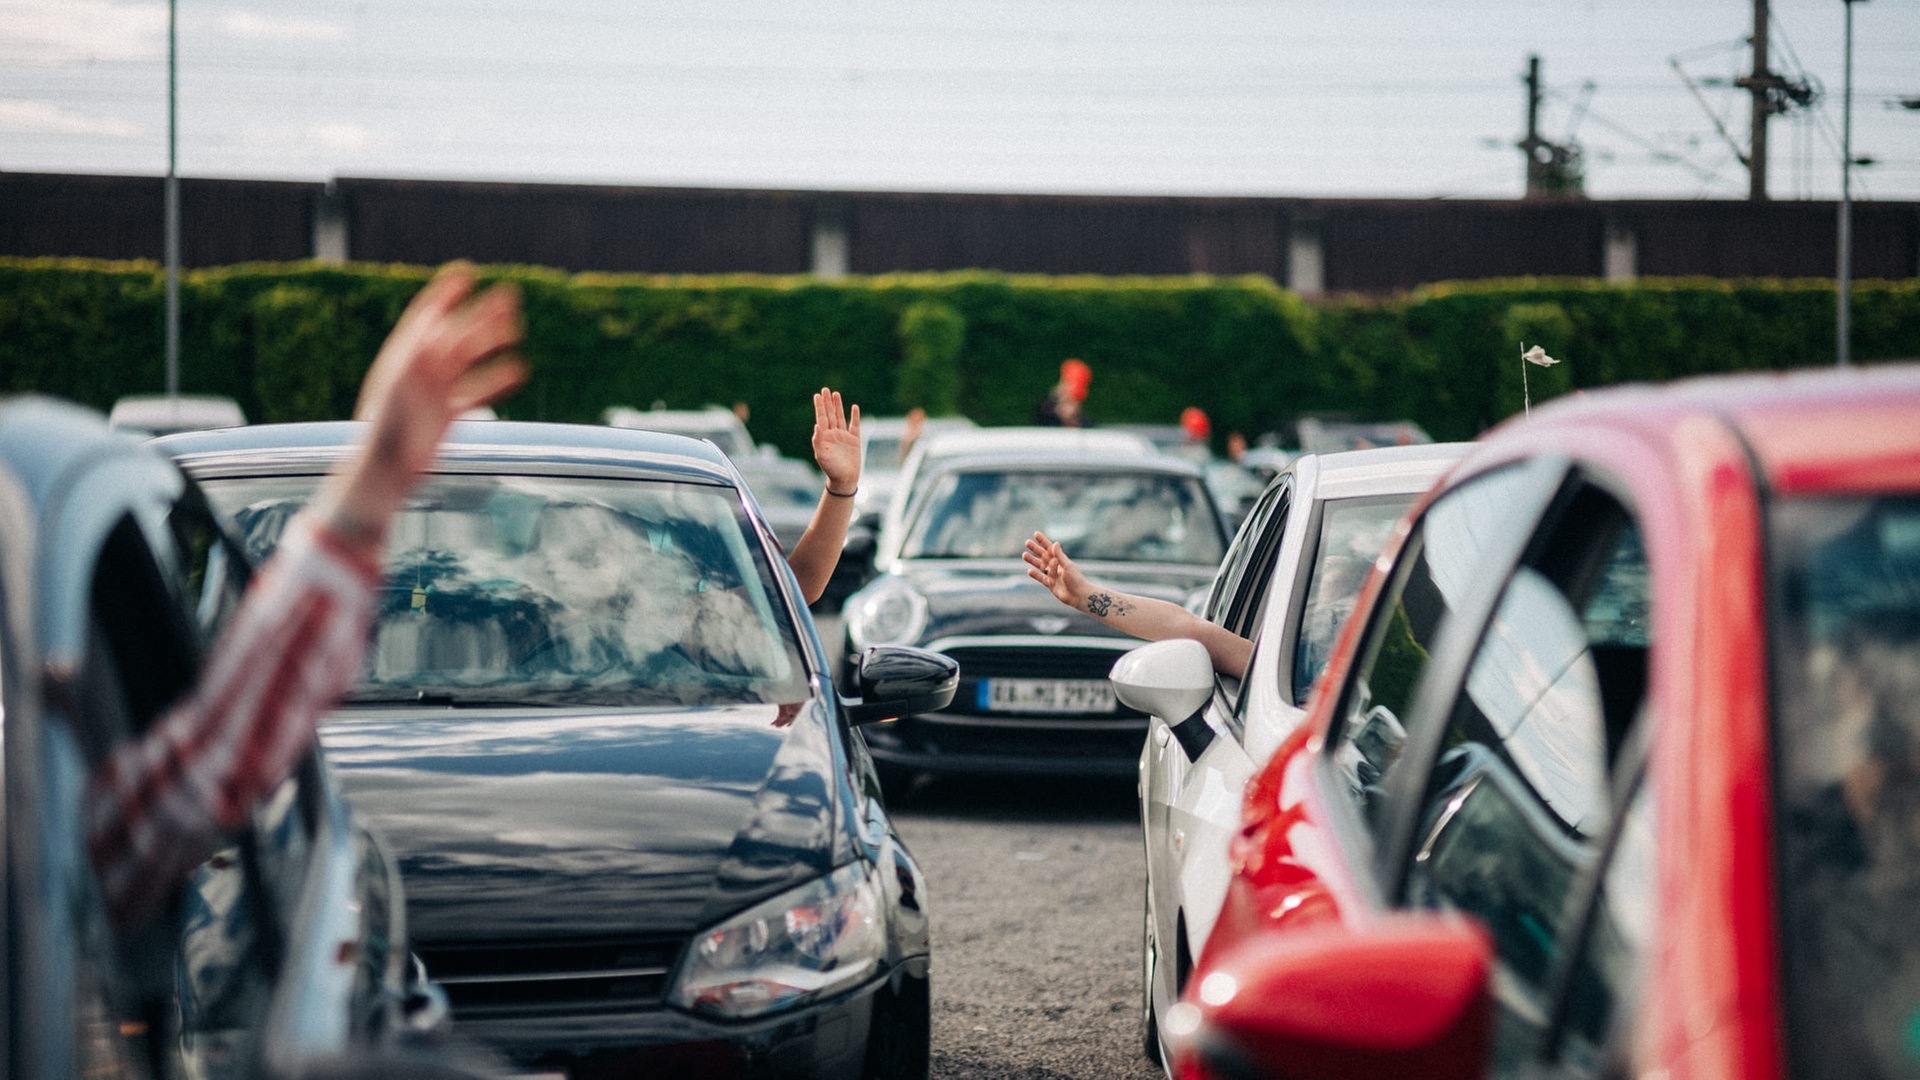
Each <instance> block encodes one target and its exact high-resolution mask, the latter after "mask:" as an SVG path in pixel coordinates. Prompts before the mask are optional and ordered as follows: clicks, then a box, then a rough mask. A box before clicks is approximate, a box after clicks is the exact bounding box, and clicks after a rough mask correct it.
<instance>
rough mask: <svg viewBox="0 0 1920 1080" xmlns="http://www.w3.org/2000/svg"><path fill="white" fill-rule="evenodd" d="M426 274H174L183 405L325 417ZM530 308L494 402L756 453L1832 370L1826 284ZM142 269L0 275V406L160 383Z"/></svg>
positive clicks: (1207, 280)
mask: <svg viewBox="0 0 1920 1080" xmlns="http://www.w3.org/2000/svg"><path fill="white" fill-rule="evenodd" d="M429 272H430V271H429V270H427V269H425V268H421V267H410V266H372V265H349V266H344V267H343V266H329V265H321V264H312V263H299V264H286V265H244V266H233V267H221V268H216V269H206V270H194V271H189V272H186V273H185V274H183V275H182V278H181V312H182V348H181V353H182V372H181V388H182V389H183V390H184V391H189V392H200V393H218V394H227V395H230V396H232V397H234V398H236V399H238V400H239V401H240V402H241V404H242V405H243V407H245V408H246V409H247V412H248V415H249V416H252V417H255V418H257V419H260V420H295V419H316V418H329V417H340V416H344V415H346V414H347V413H348V412H349V411H350V410H351V408H352V404H353V397H354V393H355V391H356V388H357V386H358V383H359V379H360V376H361V373H362V372H363V371H364V370H365V368H366V365H367V363H368V362H369V361H370V360H371V358H372V356H373V353H374V350H375V349H376V348H377V347H378V344H379V342H380V339H381V338H382V337H383V336H384V334H385V333H386V330H387V328H388V327H390V326H391V325H392V324H393V321H394V320H395V319H396V318H397V317H398V315H399V312H400V310H401V309H402V307H403V306H404V305H405V303H406V301H407V299H408V298H409V297H410V296H411V295H412V294H413V292H414V291H415V290H417V289H418V288H419V287H420V285H421V284H422V283H423V282H424V281H425V280H426V277H427V275H428V273H429ZM486 273H487V275H488V276H489V277H491V278H494V279H500V280H512V281H514V282H516V283H518V285H519V286H520V288H521V290H522V291H523V293H524V296H525V303H526V310H527V328H528V332H527V342H526V349H525V351H526V354H527V357H528V359H529V361H530V362H531V364H532V367H533V376H532V379H531V380H530V382H529V384H528V386H527V387H526V388H525V389H524V390H522V391H521V393H520V394H519V395H518V396H517V397H515V398H514V399H513V400H511V401H509V402H508V403H506V404H505V406H504V407H502V409H501V412H502V414H503V415H506V416H509V417H516V418H527V419H547V420H568V421H582V422H592V421H595V420H597V419H598V418H599V415H600V412H601V410H602V409H604V408H605V407H606V406H608V405H612V404H625V405H635V406H640V407H645V406H647V405H649V404H651V403H653V402H655V401H660V402H664V403H666V404H667V405H669V406H674V407H689V406H697V405H702V404H707V403H720V404H731V403H733V402H735V401H742V402H745V403H746V404H747V405H748V406H749V407H750V408H751V409H752V417H753V427H754V430H755V433H756V434H757V435H758V436H760V437H761V438H763V439H765V440H768V441H771V442H774V443H776V444H778V445H779V446H781V447H782V448H783V449H785V450H787V451H788V452H790V453H802V454H803V453H805V447H806V441H807V433H808V430H809V427H810V424H811V421H812V409H811V405H810V402H809V399H808V395H809V393H810V392H811V391H812V390H813V389H815V388H817V387H819V386H822V385H831V386H834V387H835V388H837V389H840V390H842V391H844V392H845V393H846V395H847V396H848V398H849V399H850V400H852V401H857V402H859V403H860V404H861V405H862V406H863V408H864V409H865V410H866V411H867V412H868V413H870V414H873V415H881V414H889V413H899V412H902V411H904V410H905V409H906V408H907V407H908V406H910V405H916V404H919V405H924V406H926V407H927V408H928V409H929V411H930V412H932V413H934V414H935V415H938V414H940V413H943V412H946V411H949V410H955V411H959V412H962V413H965V414H966V415H968V416H971V417H973V418H975V419H976V420H979V421H980V422H982V423H989V424H1004V423H1024V422H1026V421H1027V420H1028V419H1029V418H1030V417H1031V415H1032V411H1033V407H1034V405H1035V404H1036V403H1037V402H1038V401H1039V400H1040V399H1041V397H1042V396H1044V395H1045V393H1046V391H1047V389H1048V388H1049V387H1050V386H1051V385H1052V384H1053V382H1054V380H1055V378H1056V377H1057V375H1058V371H1059V364H1060V361H1061V360H1063V359H1065V358H1067V357H1069V356H1076V357H1080V358H1081V359H1083V360H1086V361H1087V362H1088V363H1089V364H1090V365H1091V366H1092V368H1093V371H1094V380H1093V387H1092V391H1091V393H1090V394H1089V396H1088V399H1087V411H1088V414H1089V415H1090V416H1091V417H1092V418H1094V419H1095V420H1096V421H1108V422H1119V421H1142V422H1155V423H1172V422H1173V421H1174V419H1175V418H1176V417H1177V416H1178V415H1179V412H1180V410H1181V409H1182V408H1183V407H1185V406H1187V405H1199V406H1200V407H1202V408H1203V409H1205V410H1207V412H1208V413H1209V415H1210V416H1211V417H1212V418H1213V422H1214V430H1215V434H1216V438H1219V437H1223V436H1224V433H1225V432H1227V431H1230V430H1236V429H1237V430H1241V431H1244V432H1248V433H1255V432H1260V431H1265V430H1269V429H1272V428H1275V427H1279V426H1282V425H1284V424H1286V423H1287V422H1288V421H1290V420H1291V419H1293V418H1294V417H1295V416H1297V415H1299V414H1301V413H1305V412H1330V411H1331V412H1344V413H1350V414H1354V415H1357V416H1362V417H1368V418H1398V417H1408V418H1412V419H1414V420H1417V421H1419V422H1420V423H1422V424H1423V425H1425V426H1426V427H1427V429H1428V430H1429V431H1432V432H1433V433H1434V435H1435V436H1436V437H1441V438H1469V437H1472V436H1473V435H1475V434H1477V433H1478V432H1480V431H1482V430H1484V429H1485V428H1487V427H1488V426H1490V425H1492V424H1493V423H1495V422H1497V421H1498V420H1500V419H1501V418H1503V417H1505V416H1507V415H1510V414H1512V413H1514V412H1517V411H1519V409H1520V407H1521V384H1520V369H1519V353H1520V351H1521V345H1522V343H1523V342H1524V343H1525V344H1540V345H1543V346H1544V347H1545V348H1546V349H1547V351H1548V352H1549V353H1551V354H1553V355H1554V356H1556V357H1559V358H1560V359H1562V360H1564V361H1565V363H1563V364H1561V365H1559V366H1557V367H1554V368H1552V369H1539V368H1533V369H1530V370H1529V391H1530V393H1531V395H1532V399H1533V400H1534V401H1541V400H1544V399H1546V398H1549V397H1552V396H1554V395H1555V394H1559V393H1564V392H1566V391H1568V390H1570V389H1575V388H1583V387H1594V386H1602V385H1606V384H1610V383H1615V382H1624V381H1648V380H1652V381H1658V380H1664V379H1669V378H1674V377H1678V376H1684V375H1691V374H1697V373H1705V372H1716V371H1733V370H1752V369H1783V368H1789V367H1798V366H1808V365H1824V364H1830V363H1832V361H1833V339H1834V310H1833V309H1834V304H1833V287H1832V284H1831V283H1830V282H1822V281H1778V282H1726V281H1718V280H1708V279H1699V280H1668V281H1644V282H1638V283H1635V284H1633V285H1630V286H1616V285H1607V284H1603V283H1598V282H1592V281H1568V280H1515V281H1498V282H1476V283H1463V284H1448V285H1439V286H1433V287H1430V288H1427V289H1424V290H1421V291H1419V292H1416V293H1413V294H1411V295H1408V296H1404V297H1398V298H1394V299H1391V300H1365V299H1336V300H1330V301H1326V302H1323V303H1319V304H1316V305H1308V304H1306V303H1305V302H1303V301H1302V300H1300V299H1299V298H1298V297H1296V296H1294V295H1293V294H1291V293H1288V292H1286V291H1284V290H1282V289H1280V288H1278V287H1276V286H1275V285H1274V284H1273V283H1272V282H1271V281H1269V280H1267V279H1264V278H1255V277H1243V278H1213V277H1183V278H1095V277H1038V276H1020V275H1004V274H988V273H959V274H924V275H894V276H884V277H871V278H859V279H849V280H845V281H835V282H823V281H818V280H815V279H812V278H807V277H760V276H726V277H648V276H640V275H607V274H573V275H569V274H563V273H559V272H556V271H551V270H543V269H538V268H527V267H498V266H496V267H488V268H486ZM163 292H164V290H163V277H162V274H161V272H160V270H159V268H157V267H156V266H154V265H153V264H151V263H107V262H92V261H78V260H26V259H0V391H4V392H23V391H39V392H44V393H52V394H58V395H61V396H65V397H69V398H74V399H76V400H79V401H82V402H85V403H87V404H90V405H94V406H96V407H100V408H105V407H107V406H108V405H109V404H111V402H112V401H113V399H114V398H115V397H117V396H119V395H121V394H125V393H132V392H152V391H156V390H159V389H160V388H161V387H162V385H163V383H164V370H163V369H164V363H165V361H164V356H163V350H164V343H163V336H162V335H163V329H162V304H163ZM1853 322H1854V328H1855V342H1856V343H1855V346H1854V348H1855V354H1856V356H1858V357H1859V358H1860V359H1861V360H1862V361H1872V360H1878V359H1888V358H1893V357H1920V282H1915V281H1903V282H1873V281H1868V282H1859V283H1856V285H1855V293H1854V315H1853Z"/></svg>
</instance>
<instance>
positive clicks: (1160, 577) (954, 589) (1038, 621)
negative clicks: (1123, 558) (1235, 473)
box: [893, 559, 1213, 641]
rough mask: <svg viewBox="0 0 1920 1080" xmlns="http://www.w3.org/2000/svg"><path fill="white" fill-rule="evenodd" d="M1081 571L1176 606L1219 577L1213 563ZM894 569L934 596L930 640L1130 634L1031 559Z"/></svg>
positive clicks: (1091, 566) (1089, 566)
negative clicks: (1058, 590) (1098, 615)
mask: <svg viewBox="0 0 1920 1080" xmlns="http://www.w3.org/2000/svg"><path fill="white" fill-rule="evenodd" d="M1081 569H1082V570H1083V571H1084V572H1085V573H1086V575H1087V577H1089V578H1091V579H1092V580H1094V581H1098V582H1100V583H1101V584H1102V585H1106V586H1108V587H1110V588H1114V589H1118V590H1120V591H1122V592H1129V593H1133V594H1134V595H1136V596H1147V597H1153V598H1155V599H1159V600H1166V601H1169V602H1171V603H1175V604H1184V603H1185V602H1186V600H1187V598H1188V597H1189V596H1191V595H1192V594H1193V592H1194V590H1196V589H1200V588H1203V587H1205V586H1206V584H1207V583H1208V582H1209V581H1211V580H1212V579H1213V570H1212V569H1211V568H1209V567H1195V566H1180V565H1164V564H1163V565H1145V564H1140V563H1083V564H1081ZM893 573H895V574H897V575H898V576H899V577H900V578H902V579H903V580H905V581H906V582H907V583H908V584H910V585H912V586H913V588H914V590H915V591H916V592H918V593H919V594H920V595H921V596H923V597H925V598H926V600H927V628H926V630H925V631H924V632H923V633H922V634H921V637H922V640H924V641H934V640H937V639H940V638H950V637H969V636H974V635H1002V634H1033V633H1041V634H1074V635H1079V636H1083V637H1084V636H1098V637H1125V636H1126V635H1124V634H1122V633H1121V632H1120V631H1118V630H1114V629H1112V628H1110V627H1108V626H1107V625H1106V624H1105V623H1102V622H1100V621H1098V620H1096V619H1094V618H1093V617H1091V616H1089V615H1085V614H1082V613H1075V612H1074V611H1073V610H1072V609H1070V608H1068V607H1067V606H1066V605H1064V604H1062V603H1061V602H1060V601H1058V600H1056V599H1054V597H1053V594H1052V593H1050V592H1048V591H1047V590H1046V589H1045V588H1044V587H1042V586H1041V585H1040V584H1039V583H1038V582H1036V581H1034V580H1033V579H1032V578H1030V577H1028V576H1027V568H1026V564H1025V563H1023V562H1009V561H1005V560H995V561H993V562H990V563H988V562H981V561H975V560H967V561H961V562H954V561H947V560H940V561H935V560H924V559H923V560H913V561H910V562H903V563H900V564H898V565H897V566H896V567H895V568H894V570H893Z"/></svg>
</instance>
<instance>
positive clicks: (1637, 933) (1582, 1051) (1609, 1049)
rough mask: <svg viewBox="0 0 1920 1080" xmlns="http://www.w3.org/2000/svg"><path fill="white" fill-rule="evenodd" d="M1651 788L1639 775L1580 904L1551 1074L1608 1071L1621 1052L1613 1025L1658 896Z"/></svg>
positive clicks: (1627, 1001)
mask: <svg viewBox="0 0 1920 1080" xmlns="http://www.w3.org/2000/svg"><path fill="white" fill-rule="evenodd" d="M1653 822H1654V807H1653V785H1652V784H1651V783H1650V782H1649V781H1648V779H1647V778H1646V777H1645V776H1642V777H1641V778H1639V782H1638V783H1637V784H1636V785H1635V788H1634V791H1633V793H1632V795H1631V796H1629V798H1628V800H1627V804H1626V809H1625V810H1622V811H1621V813H1620V817H1619V823H1618V825H1616V826H1615V830H1614V837H1613V839H1612V842H1611V844H1610V845H1609V847H1610V850H1609V851H1608V852H1607V854H1606V855H1605V856H1604V857H1605V859H1606V865H1605V867H1604V868H1603V869H1602V870H1601V871H1600V873H1599V875H1598V885H1597V886H1596V888H1595V890H1594V893H1593V895H1592V896H1590V897H1588V898H1587V900H1586V904H1585V910H1586V924H1587V925H1586V927H1585V930H1584V931H1583V933H1582V940H1581V943H1580V946H1579V949H1578V953H1577V956H1576V957H1575V960H1574V962H1573V965H1572V969H1571V974H1570V975H1569V976H1568V978H1567V979H1566V984H1565V987H1564V990H1563V994H1564V999H1563V1001H1562V1002H1561V1005H1560V1011H1559V1016H1558V1020H1559V1023H1558V1028H1559V1030H1558V1032H1557V1033H1556V1038H1557V1040H1558V1044H1557V1046H1554V1047H1553V1048H1552V1051H1553V1057H1554V1058H1555V1059H1556V1060H1557V1062H1558V1065H1559V1068H1557V1069H1556V1070H1555V1071H1554V1072H1553V1073H1552V1074H1551V1075H1555V1076H1562V1077H1590V1076H1600V1075H1608V1068H1609V1066H1610V1065H1612V1064H1613V1063H1614V1060H1615V1058H1616V1057H1617V1055H1620V1054H1622V1053H1624V1052H1625V1051H1626V1047H1625V1045H1624V1041H1623V1036H1624V1034H1625V1033H1624V1030H1617V1029H1616V1028H1617V1022H1618V1021H1620V1020H1623V1019H1624V1018H1625V1016H1626V1014H1627V1012H1628V1010H1629V1009H1630V1007H1631V1004H1632V1000H1633V994H1634V992H1635V991H1636V990H1637V989H1638V986H1639V982H1638V978H1639V972H1640V971H1641V970H1642V962H1641V958H1642V957H1644V956H1645V955H1646V952H1647V946H1648V944H1649V943H1650V942H1651V940H1652V937H1653V929H1654V912H1655V909H1656V906H1657V902H1658V898H1657V896H1656V889H1657V888H1658V879H1657V876H1656V873H1657V870H1658V867H1657V865H1656V863H1655V854H1656V849H1655V845H1654V836H1655V832H1654V827H1653Z"/></svg>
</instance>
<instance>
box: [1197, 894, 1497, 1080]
mask: <svg viewBox="0 0 1920 1080" xmlns="http://www.w3.org/2000/svg"><path fill="white" fill-rule="evenodd" d="M1492 970H1493V946H1492V944H1491V942H1490V941H1489V940H1488V938H1487V935H1486V933H1485V931H1483V930H1481V929H1480V928H1479V927H1478V926H1477V925H1475V924H1473V923H1471V922H1468V921H1466V920H1464V919H1460V918H1457V917H1454V916H1439V915H1426V914H1422V915H1413V916H1398V917H1391V918H1387V919H1383V920H1381V921H1379V922H1377V923H1373V924H1370V925H1368V926H1366V927H1364V928H1361V929H1358V930H1354V929H1351V928H1347V927H1340V926H1329V927H1327V928H1325V929H1315V930H1302V931H1298V932H1293V933H1285V934H1272V933H1268V934H1261V935H1258V936H1256V937H1254V938H1251V939H1249V940H1247V941H1244V942H1242V943H1240V944H1239V945H1238V946H1236V947H1234V948H1232V949H1229V950H1227V951H1226V952H1224V953H1223V954H1222V955H1221V956H1220V957H1219V958H1218V961H1217V962H1210V963H1208V964H1207V965H1206V970H1205V971H1204V973H1197V974H1199V978H1198V979H1197V980H1196V982H1195V983H1194V984H1193V985H1192V986H1190V987H1189V988H1188V991H1187V993H1186V994H1185V995H1184V997H1183V999H1182V1001H1181V1003H1180V1004H1179V1005H1176V1006H1175V1007H1174V1008H1173V1009H1171V1010H1169V1011H1168V1015H1167V1030H1168V1036H1169V1042H1170V1043H1171V1049H1172V1052H1173V1059H1174V1065H1175V1073H1176V1074H1179V1075H1184V1071H1185V1070H1186V1069H1188V1068H1190V1067H1192V1066H1195V1065H1197V1066H1199V1067H1200V1068H1201V1070H1202V1071H1203V1072H1204V1074H1205V1075H1207V1076H1214V1077H1221V1078H1224V1080H1243V1078H1246V1080H1251V1078H1254V1077H1266V1076H1279V1075H1285V1076H1288V1077H1296V1078H1299V1080H1323V1078H1324V1080H1333V1078H1335V1077H1348V1076H1422V1077H1435V1078H1441V1080H1467V1078H1469V1077H1484V1076H1485V1075H1486V1074H1487V1066H1488V1064H1489V1062H1490V1060H1491V1054H1492V1045H1493V993H1492V986H1491V981H1492Z"/></svg>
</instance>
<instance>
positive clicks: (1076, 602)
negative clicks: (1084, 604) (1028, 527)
mask: <svg viewBox="0 0 1920 1080" xmlns="http://www.w3.org/2000/svg"><path fill="white" fill-rule="evenodd" d="M1020 557H1021V558H1022V559H1024V560H1026V563H1027V576H1028V577H1030V578H1032V579H1033V580H1035V581H1037V582H1039V583H1040V584H1042V585H1045V586H1046V587H1047V591H1048V592H1050V593H1052V594H1053V597H1054V599H1056V600H1058V601H1060V602H1061V603H1063V604H1065V605H1067V606H1068V607H1070V608H1074V609H1076V610H1077V609H1078V608H1079V607H1080V598H1081V597H1083V596H1085V595H1087V592H1088V591H1089V588H1090V587H1089V585H1088V584H1087V578H1086V575H1085V574H1082V573H1081V572H1080V568H1079V567H1078V566H1076V565H1074V562H1073V560H1072V559H1070V558H1068V557H1067V553H1066V552H1065V551H1062V550H1061V549H1060V545H1059V544H1057V543H1055V542H1054V541H1052V540H1049V539H1048V538H1047V534H1046V533H1043V532H1036V533H1034V534H1033V536H1031V537H1029V538H1028V540H1027V549H1026V551H1024V552H1022V553H1021V556H1020Z"/></svg>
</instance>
